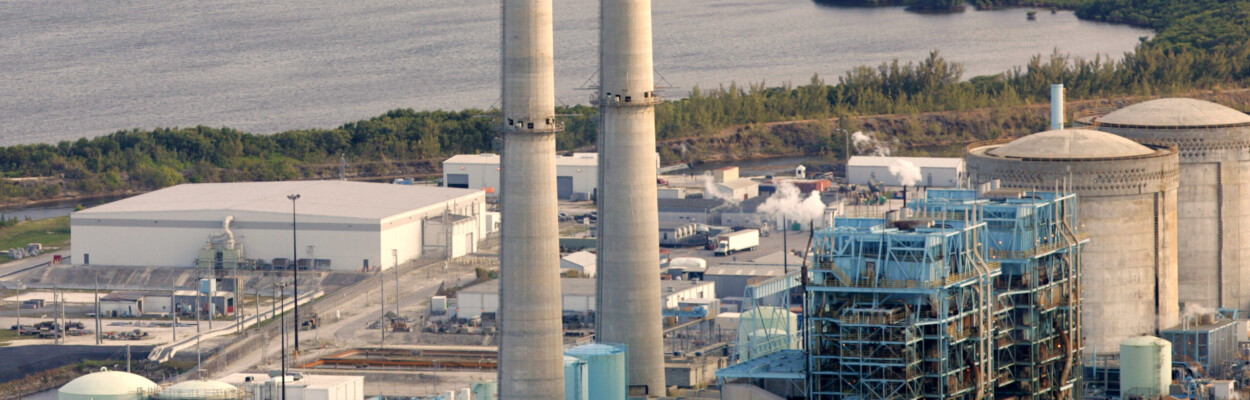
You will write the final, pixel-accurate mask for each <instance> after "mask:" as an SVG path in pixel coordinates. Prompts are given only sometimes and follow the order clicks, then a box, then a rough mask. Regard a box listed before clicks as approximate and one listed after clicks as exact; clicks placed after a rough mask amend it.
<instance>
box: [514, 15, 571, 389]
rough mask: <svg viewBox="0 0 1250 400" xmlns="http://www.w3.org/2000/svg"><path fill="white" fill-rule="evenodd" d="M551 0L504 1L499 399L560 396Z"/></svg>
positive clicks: (561, 355) (561, 371)
mask: <svg viewBox="0 0 1250 400" xmlns="http://www.w3.org/2000/svg"><path fill="white" fill-rule="evenodd" d="M551 10H552V7H551V0H503V119H502V122H503V124H502V126H501V127H500V128H501V129H500V131H501V132H500V133H501V135H502V136H503V141H504V144H503V160H502V165H501V168H500V175H501V184H500V189H501V193H500V197H499V198H500V201H502V202H503V229H502V230H503V248H502V249H501V250H500V254H499V259H500V260H499V261H500V262H499V264H500V267H499V269H500V301H499V303H500V315H499V316H500V318H501V319H502V323H503V326H502V329H501V332H500V348H499V395H500V397H499V398H500V399H527V400H528V399H534V400H538V399H543V400H549V399H562V398H564V348H563V336H564V334H563V331H562V325H561V321H560V317H561V305H560V253H559V248H560V244H559V242H558V240H559V239H558V237H559V236H558V235H559V230H558V229H559V227H558V226H557V223H558V220H557V218H558V209H557V206H558V203H557V200H556V132H557V131H559V130H560V126H559V125H558V124H557V123H556V121H555V113H556V110H555V69H554V67H553V61H552V54H553V53H554V46H553V44H552V42H553V33H552V19H551V18H552V17H551Z"/></svg>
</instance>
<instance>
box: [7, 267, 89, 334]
mask: <svg viewBox="0 0 1250 400" xmlns="http://www.w3.org/2000/svg"><path fill="white" fill-rule="evenodd" d="M18 325H21V324H20V323H19V324H18ZM18 328H19V329H20V328H21V326H18ZM95 344H96V346H99V345H100V276H99V275H96V277H95Z"/></svg>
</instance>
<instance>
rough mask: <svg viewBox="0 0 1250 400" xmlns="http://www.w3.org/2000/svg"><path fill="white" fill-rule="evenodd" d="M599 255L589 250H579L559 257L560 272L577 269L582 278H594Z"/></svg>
mask: <svg viewBox="0 0 1250 400" xmlns="http://www.w3.org/2000/svg"><path fill="white" fill-rule="evenodd" d="M598 259H599V257H598V256H596V255H595V253H591V252H589V251H585V250H582V251H579V252H576V253H570V254H569V255H567V256H564V257H560V272H564V271H577V273H578V274H579V275H581V277H583V278H594V277H595V270H596V269H597V268H598Z"/></svg>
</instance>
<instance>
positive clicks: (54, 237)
mask: <svg viewBox="0 0 1250 400" xmlns="http://www.w3.org/2000/svg"><path fill="white" fill-rule="evenodd" d="M31 243H42V244H43V248H44V250H50V249H54V248H65V247H67V246H69V216H63V217H56V218H48V219H41V220H36V221H21V222H18V223H17V224H16V225H13V226H9V227H4V228H0V249H5V250H7V249H12V248H19V247H23V248H24V247H26V245H28V244H31ZM12 260H13V258H11V257H9V256H0V263H5V262H9V261H12Z"/></svg>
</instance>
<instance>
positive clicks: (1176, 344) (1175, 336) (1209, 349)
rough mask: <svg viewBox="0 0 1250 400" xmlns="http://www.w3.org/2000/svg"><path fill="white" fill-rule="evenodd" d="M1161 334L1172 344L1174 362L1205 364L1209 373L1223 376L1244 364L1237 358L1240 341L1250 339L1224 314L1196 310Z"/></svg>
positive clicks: (1243, 329) (1201, 365)
mask: <svg viewBox="0 0 1250 400" xmlns="http://www.w3.org/2000/svg"><path fill="white" fill-rule="evenodd" d="M1159 337H1160V338H1162V339H1163V340H1167V341H1168V342H1171V343H1172V359H1173V360H1174V361H1183V362H1188V363H1191V364H1192V365H1193V366H1195V367H1201V369H1202V370H1203V372H1205V373H1206V375H1207V376H1222V375H1224V374H1225V373H1227V372H1231V370H1232V367H1233V365H1234V364H1241V363H1242V361H1240V360H1238V359H1237V358H1238V357H1237V356H1238V347H1237V343H1238V342H1243V341H1245V340H1246V331H1245V328H1242V327H1239V326H1238V324H1237V322H1236V321H1234V320H1232V319H1228V318H1225V316H1224V315H1221V314H1218V313H1209V314H1200V313H1195V314H1194V315H1192V316H1190V317H1184V318H1181V323H1180V324H1179V325H1176V326H1174V327H1171V328H1170V329H1167V330H1164V331H1163V332H1160V333H1159Z"/></svg>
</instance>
